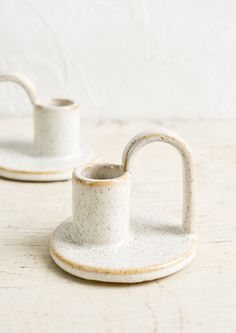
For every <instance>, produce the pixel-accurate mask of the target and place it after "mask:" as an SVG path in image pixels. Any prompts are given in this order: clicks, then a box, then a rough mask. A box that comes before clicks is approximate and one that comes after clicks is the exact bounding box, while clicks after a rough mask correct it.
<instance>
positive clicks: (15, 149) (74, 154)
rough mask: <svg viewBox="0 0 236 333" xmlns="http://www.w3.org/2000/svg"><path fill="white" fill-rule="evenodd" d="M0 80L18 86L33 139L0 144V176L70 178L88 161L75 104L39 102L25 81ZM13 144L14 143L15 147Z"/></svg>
mask: <svg viewBox="0 0 236 333" xmlns="http://www.w3.org/2000/svg"><path fill="white" fill-rule="evenodd" d="M0 81H11V82H14V83H17V84H19V85H21V86H22V87H23V88H24V89H25V91H26V93H27V94H28V96H29V98H30V101H31V103H32V105H33V108H34V140H33V142H24V144H23V145H24V147H23V149H22V143H21V138H20V137H19V138H16V137H14V144H12V142H11V140H8V141H4V140H3V142H2V144H1V142H0V159H1V162H0V176H2V177H6V178H11V179H16V180H29V181H56V180H66V179H69V178H71V176H72V171H73V169H74V168H75V166H78V165H82V164H84V163H87V162H89V161H91V160H92V158H93V154H92V150H91V149H90V148H89V147H83V148H81V147H80V142H79V132H80V131H79V105H78V104H76V103H74V102H73V101H71V100H68V99H60V98H55V99H52V100H50V101H48V102H42V101H40V100H39V98H38V97H37V95H36V93H35V89H34V88H33V87H32V85H31V84H30V83H29V82H28V81H27V79H25V78H23V77H21V76H19V75H17V74H10V75H0ZM16 142H17V144H16Z"/></svg>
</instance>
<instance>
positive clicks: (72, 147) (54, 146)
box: [33, 99, 79, 157]
mask: <svg viewBox="0 0 236 333" xmlns="http://www.w3.org/2000/svg"><path fill="white" fill-rule="evenodd" d="M78 152H79V106H78V104H75V103H74V102H73V101H71V100H67V99H52V100H51V101H49V102H48V103H47V104H41V103H38V104H36V105H35V106H34V145H33V153H34V155H36V156H48V157H50V156H51V157H53V156H63V157H64V156H73V155H76V154H77V155H78Z"/></svg>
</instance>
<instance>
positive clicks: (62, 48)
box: [0, 0, 236, 120]
mask: <svg viewBox="0 0 236 333" xmlns="http://www.w3.org/2000/svg"><path fill="white" fill-rule="evenodd" d="M8 71H17V72H20V73H23V74H24V75H26V76H28V78H29V79H30V80H31V81H32V82H33V83H34V85H35V86H36V87H37V90H38V93H39V95H40V96H41V97H42V98H45V99H47V98H50V97H56V96H64V97H72V98H74V99H77V100H79V101H80V103H81V112H82V115H83V118H89V119H96V120H99V119H108V118H109V119H110V118H112V119H120V120H125V119H130V118H135V119H137V118H149V119H157V120H161V119H166V118H173V119H175V118H183V119H199V118H231V117H232V118H236V111H235V109H236V93H235V92H236V1H234V0H232V1H230V0H224V1H223V0H195V1H191V0H178V1H176V0H146V1H145V0H60V1H59V0H34V1H33V0H24V1H21V0H0V72H8ZM31 112H32V110H31V107H30V104H29V102H28V101H27V98H26V96H25V94H24V93H23V92H22V90H21V89H20V88H17V87H16V86H15V85H13V84H11V83H7V84H6V83H1V85H0V115H4V116H6V115H14V116H15V115H30V114H31Z"/></svg>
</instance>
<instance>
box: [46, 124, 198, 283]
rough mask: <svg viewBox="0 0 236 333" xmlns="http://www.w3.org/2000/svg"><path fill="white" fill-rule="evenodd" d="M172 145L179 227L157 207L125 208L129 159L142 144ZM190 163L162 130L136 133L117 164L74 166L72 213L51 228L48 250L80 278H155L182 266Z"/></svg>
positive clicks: (189, 252)
mask: <svg viewBox="0 0 236 333" xmlns="http://www.w3.org/2000/svg"><path fill="white" fill-rule="evenodd" d="M154 141H160V142H166V143H169V144H170V145H172V146H174V147H175V148H176V149H177V150H178V151H179V152H180V154H181V157H182V159H183V174H184V210H183V221H182V225H181V226H180V225H179V224H178V222H176V221H175V220H174V219H173V218H172V217H167V216H166V215H162V214H160V213H159V212H156V211H155V212H152V213H151V212H150V211H148V212H145V210H144V209H143V208H142V209H135V210H134V211H131V212H130V207H129V204H130V200H129V199H130V180H131V179H130V178H131V174H130V169H131V167H130V162H131V160H132V157H133V156H134V155H135V153H136V152H137V151H138V150H139V149H140V147H142V146H144V145H145V144H147V143H150V142H154ZM193 192H194V166H193V161H192V157H191V152H190V149H189V147H188V145H187V144H186V143H185V141H184V140H183V139H181V138H180V137H178V136H177V135H175V134H173V133H171V132H169V131H166V130H162V129H160V130H158V129H154V130H150V131H146V132H143V133H140V134H138V135H137V136H136V137H134V138H133V139H132V140H131V141H130V142H129V143H128V145H127V146H126V148H125V150H124V153H123V163H122V165H114V164H94V165H90V166H83V167H80V168H77V169H75V171H74V174H73V216H72V217H71V218H69V219H67V220H66V221H65V222H63V223H62V224H61V225H60V226H59V227H58V228H57V229H56V230H55V232H54V234H53V235H52V238H51V242H50V253H51V256H52V258H53V260H54V261H55V262H56V264H57V265H58V266H60V267H61V268H62V269H64V270H65V271H67V272H69V273H71V274H73V275H75V276H79V277H82V278H85V279H91V280H100V281H107V282H123V283H133V282H141V281H147V280H153V279H157V278H161V277H164V276H167V275H170V274H172V273H175V272H177V271H179V270H180V269H182V268H183V267H185V266H186V265H187V264H188V263H189V262H190V261H191V260H192V259H193V257H194V254H195V236H194V193H193Z"/></svg>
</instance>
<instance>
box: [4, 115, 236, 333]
mask: <svg viewBox="0 0 236 333" xmlns="http://www.w3.org/2000/svg"><path fill="white" fill-rule="evenodd" d="M156 125H158V126H159V125H160V124H158V123H134V122H132V123H130V124H128V123H100V124H84V128H83V141H88V142H89V143H91V144H93V145H94V148H95V149H96V151H97V153H98V155H99V156H100V157H101V161H104V162H119V161H120V160H121V153H122V150H123V148H124V146H125V144H126V143H127V141H128V139H129V138H131V137H132V136H133V135H134V134H136V133H138V132H139V131H140V130H143V129H145V128H150V127H154V126H156ZM161 125H162V126H165V127H168V128H171V129H172V130H174V131H176V132H177V133H178V134H180V135H181V136H183V137H184V138H185V139H186V140H187V141H188V142H189V144H190V145H191V147H192V149H193V152H194V157H195V160H196V168H197V195H196V197H197V207H196V222H197V234H198V238H199V245H198V253H197V256H196V258H195V260H194V261H193V263H192V264H190V266H188V267H187V268H186V269H184V270H183V271H181V272H179V273H177V274H175V275H172V276H170V277H168V278H165V279H161V280H158V281H153V282H149V283H143V284H135V285H113V284H105V283H96V282H89V281H85V280H82V279H78V278H75V277H73V276H70V275H69V274H67V273H65V272H63V271H62V270H60V269H59V268H58V267H57V266H56V265H55V264H54V263H53V262H52V260H51V259H50V256H49V251H48V240H49V237H50V234H51V232H52V231H53V229H54V228H55V227H56V226H57V225H58V224H59V223H60V222H61V221H62V220H64V219H65V218H67V217H68V216H70V215H71V183H70V181H67V182H59V183H39V184H35V183H22V182H14V181H8V180H4V179H1V180H0V239H1V240H0V332H1V333H9V332H10V333H21V332H24V333H28V332H34V333H39V332H40V333H42V332H57V333H65V332H67V333H74V332H76V333H77V332H82V333H91V332H112V333H113V332H122V333H126V332H129V333H130V332H145V333H146V332H150V333H154V332H186V333H188V332H191V333H194V332H211V331H212V332H227V333H231V332H234V333H235V332H236V222H235V221H236V177H235V171H236V137H235V131H236V122H211V123H209V122H193V123H190V122H185V123H181V122H178V123H165V124H161ZM24 130H27V131H28V130H31V126H30V121H28V120H24V119H21V120H11V119H4V120H1V121H0V131H1V132H2V134H3V133H4V132H5V133H7V132H9V131H11V133H12V136H14V133H15V132H16V131H24ZM134 168H136V169H135V173H134V179H133V190H132V200H133V203H136V204H137V203H138V204H139V205H140V206H142V205H145V206H146V207H150V209H151V208H152V207H154V206H155V207H160V209H162V210H167V211H168V212H169V213H173V214H175V215H179V214H180V207H181V193H182V191H181V190H182V189H181V186H182V180H181V177H180V175H181V172H180V170H181V164H180V159H179V157H178V155H177V153H176V152H175V151H174V149H173V148H171V147H168V146H167V145H166V146H165V145H164V144H155V145H154V144H152V145H150V146H147V147H145V148H144V149H143V150H142V151H140V153H139V154H138V155H137V157H136V158H135V161H134ZM153 175H154V176H155V181H153V179H152V177H153ZM179 216H180V215H179ZM179 220H180V222H181V219H180V217H179Z"/></svg>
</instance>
